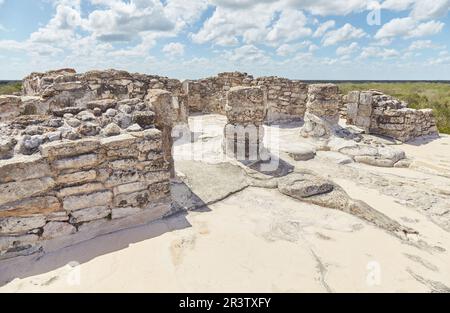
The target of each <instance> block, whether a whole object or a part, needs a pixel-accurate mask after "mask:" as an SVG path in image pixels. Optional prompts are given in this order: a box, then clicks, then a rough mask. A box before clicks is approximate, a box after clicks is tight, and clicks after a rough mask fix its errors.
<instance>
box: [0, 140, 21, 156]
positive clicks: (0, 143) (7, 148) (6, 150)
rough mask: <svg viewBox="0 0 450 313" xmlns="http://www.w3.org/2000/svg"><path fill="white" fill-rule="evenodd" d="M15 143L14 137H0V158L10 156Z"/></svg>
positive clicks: (12, 153)
mask: <svg viewBox="0 0 450 313" xmlns="http://www.w3.org/2000/svg"><path fill="white" fill-rule="evenodd" d="M16 144H17V140H15V139H14V138H5V139H3V138H0V160H3V159H9V158H12V157H13V155H14V147H15V146H16Z"/></svg>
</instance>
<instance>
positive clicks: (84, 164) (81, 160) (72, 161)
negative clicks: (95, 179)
mask: <svg viewBox="0 0 450 313" xmlns="http://www.w3.org/2000/svg"><path fill="white" fill-rule="evenodd" d="M99 163H100V159H99V157H98V155H97V154H84V155H79V156H76V157H71V158H65V159H60V160H56V161H54V162H53V164H52V165H53V167H54V168H55V169H58V170H65V169H73V168H76V169H88V168H92V167H94V166H96V165H98V164H99Z"/></svg>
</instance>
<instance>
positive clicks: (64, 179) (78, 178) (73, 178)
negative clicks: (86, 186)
mask: <svg viewBox="0 0 450 313" xmlns="http://www.w3.org/2000/svg"><path fill="white" fill-rule="evenodd" d="M96 178H97V172H96V171H95V170H90V171H84V172H76V173H70V174H65V175H58V176H57V177H56V182H57V183H58V184H64V185H69V184H74V183H86V182H89V181H93V180H95V179H96Z"/></svg>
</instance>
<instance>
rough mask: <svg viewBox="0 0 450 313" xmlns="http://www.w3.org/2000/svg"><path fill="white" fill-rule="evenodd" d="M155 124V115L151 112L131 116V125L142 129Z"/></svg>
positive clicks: (136, 113)
mask: <svg viewBox="0 0 450 313" xmlns="http://www.w3.org/2000/svg"><path fill="white" fill-rule="evenodd" d="M154 122H155V113H153V112H152V111H144V112H135V113H134V114H133V123H136V124H139V126H141V127H142V128H143V129H147V128H150V127H152V126H153V124H154Z"/></svg>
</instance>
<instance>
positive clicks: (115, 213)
mask: <svg viewBox="0 0 450 313" xmlns="http://www.w3.org/2000/svg"><path fill="white" fill-rule="evenodd" d="M140 212H142V209H141V208H135V207H125V208H113V209H112V210H111V218H112V219H113V220H115V219H119V218H124V217H127V216H130V215H135V214H138V213H140Z"/></svg>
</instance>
